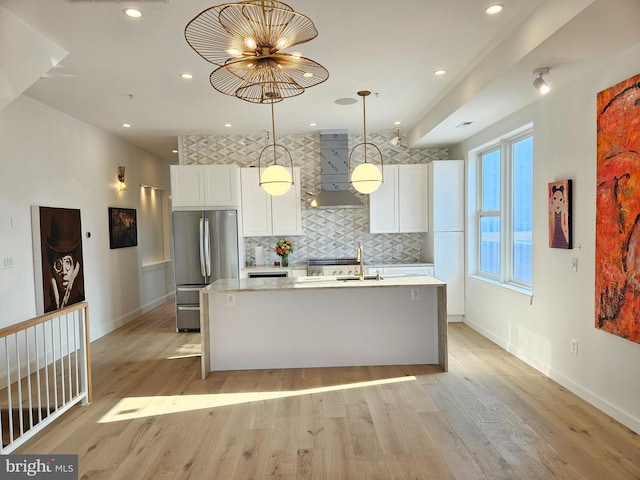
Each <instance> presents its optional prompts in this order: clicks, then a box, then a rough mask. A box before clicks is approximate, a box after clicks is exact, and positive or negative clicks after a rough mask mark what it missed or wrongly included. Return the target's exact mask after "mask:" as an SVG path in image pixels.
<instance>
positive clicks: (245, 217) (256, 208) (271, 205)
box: [240, 167, 302, 237]
mask: <svg viewBox="0 0 640 480" xmlns="http://www.w3.org/2000/svg"><path fill="white" fill-rule="evenodd" d="M240 177H241V184H242V195H241V196H242V231H243V232H242V233H243V235H244V236H245V237H264V236H280V235H282V236H286V235H302V207H301V203H300V168H299V167H294V169H293V186H292V187H291V188H290V189H289V191H288V192H287V193H285V194H284V195H279V196H272V195H269V194H268V193H267V192H265V191H264V189H263V188H262V187H261V186H260V184H259V177H258V169H257V168H243V169H241V173H240Z"/></svg>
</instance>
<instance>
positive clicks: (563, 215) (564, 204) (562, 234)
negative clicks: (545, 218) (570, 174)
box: [547, 180, 572, 248]
mask: <svg viewBox="0 0 640 480" xmlns="http://www.w3.org/2000/svg"><path fill="white" fill-rule="evenodd" d="M547 197H548V202H549V247H550V248H572V245H571V241H572V239H571V206H572V205H571V180H561V181H559V182H552V183H549V192H548V195H547Z"/></svg>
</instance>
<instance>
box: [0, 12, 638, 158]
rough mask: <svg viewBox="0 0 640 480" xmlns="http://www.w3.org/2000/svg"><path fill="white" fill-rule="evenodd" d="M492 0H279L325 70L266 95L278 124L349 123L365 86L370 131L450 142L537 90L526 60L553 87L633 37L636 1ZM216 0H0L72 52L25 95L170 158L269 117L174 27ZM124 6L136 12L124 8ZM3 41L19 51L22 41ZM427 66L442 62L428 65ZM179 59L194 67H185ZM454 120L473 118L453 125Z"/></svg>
mask: <svg viewBox="0 0 640 480" xmlns="http://www.w3.org/2000/svg"><path fill="white" fill-rule="evenodd" d="M496 1H499V2H500V3H503V4H504V5H505V9H504V11H503V12H502V13H501V14H499V15H496V16H487V15H485V14H484V13H483V10H484V7H485V6H487V5H488V4H490V3H495V2H492V1H491V0H394V1H393V2H392V1H389V0H359V1H358V0H324V1H314V2H310V1H304V0H285V2H286V3H288V4H289V5H291V6H292V7H293V8H294V9H295V10H296V11H298V12H300V13H303V14H305V15H307V16H308V17H309V18H311V20H312V21H313V22H314V23H315V25H316V28H317V29H318V31H319V35H318V37H316V38H315V39H314V40H312V41H310V42H308V43H306V44H302V45H298V46H296V47H293V48H292V49H290V50H292V51H294V50H295V51H300V52H302V54H303V55H304V56H306V57H309V58H311V59H313V60H315V61H317V62H319V63H320V64H322V65H323V66H324V67H326V68H327V69H328V71H329V79H328V80H327V81H326V82H324V83H322V84H320V85H318V86H315V87H312V88H310V89H308V90H307V91H306V92H305V93H303V94H302V95H300V96H298V97H294V98H290V99H286V100H284V101H283V102H281V103H279V104H276V106H275V117H276V133H277V134H282V133H304V132H310V131H317V130H321V129H332V128H343V129H345V128H346V129H348V130H349V131H353V132H357V133H360V132H362V104H361V102H358V103H356V104H353V105H348V106H340V105H337V104H336V103H335V100H336V99H338V98H344V97H351V98H358V97H357V95H356V92H357V91H359V90H363V89H366V90H371V91H372V92H374V95H372V96H370V97H369V98H368V99H367V131H368V132H382V131H394V130H395V128H396V127H395V126H394V122H395V121H401V122H402V125H401V134H402V135H405V136H407V138H408V139H409V143H410V144H411V145H414V146H417V147H427V146H449V145H453V144H455V143H458V142H460V141H462V140H464V139H465V138H467V137H469V136H470V135H472V134H474V133H476V132H477V131H479V130H481V129H483V128H485V127H487V126H488V125H490V124H491V123H493V122H495V121H496V120H499V119H500V118H503V117H504V116H506V115H508V114H509V113H512V112H513V111H516V110H517V109H519V108H521V107H523V106H524V105H527V104H528V103H531V102H533V101H535V100H536V99H537V98H538V97H537V93H536V91H535V90H534V89H533V87H532V85H531V83H532V81H533V78H534V76H533V75H532V71H533V70H534V69H535V68H537V67H541V66H548V67H550V68H551V72H550V74H549V75H548V76H547V77H546V78H545V79H546V80H547V81H548V83H549V84H550V85H551V86H552V87H553V88H558V87H560V86H562V85H563V84H566V83H567V82H569V81H571V80H574V79H575V78H577V77H579V76H580V75H582V74H584V73H585V72H586V71H588V70H590V69H593V68H595V67H596V66H598V64H599V63H601V62H603V61H605V59H606V58H607V57H609V56H611V55H613V54H615V53H617V52H620V51H622V50H625V49H628V48H631V47H632V46H635V45H637V44H638V43H640V28H639V27H638V26H639V25H640V1H639V0H496ZM216 3H217V2H211V1H210V0H155V1H154V0H146V1H142V0H139V1H125V0H120V1H118V0H86V1H84V2H77V3H74V2H70V1H69V0H0V5H2V6H4V7H5V8H6V9H7V10H9V11H10V12H11V13H13V14H14V15H15V16H17V17H19V18H20V19H22V20H23V21H24V22H25V23H26V24H28V25H30V26H31V27H33V28H34V29H36V30H37V31H39V32H40V33H42V34H43V35H44V36H46V37H47V38H48V39H50V40H51V41H52V42H54V43H55V44H56V45H57V46H59V47H62V49H64V50H66V51H68V52H69V54H68V55H67V56H66V57H65V58H63V59H62V60H61V61H60V62H59V63H58V64H57V65H56V67H55V68H52V69H51V70H50V71H49V72H48V73H47V74H46V75H44V76H43V77H41V78H39V79H38V80H37V81H36V82H35V83H33V84H32V85H31V86H30V87H29V88H28V89H27V90H26V91H25V92H24V93H25V94H26V95H28V96H30V97H32V98H34V99H35V100H38V101H40V102H42V103H44V104H47V105H50V106H51V107H53V108H55V109H57V110H60V111H62V112H65V113H67V114H69V115H71V116H73V117H76V118H79V119H81V120H83V121H85V122H87V123H89V124H92V125H94V126H96V127H98V128H101V129H103V130H106V131H108V132H111V133H113V134H115V135H118V136H120V137H122V138H125V139H126V140H128V141H129V142H131V143H133V144H136V145H138V146H140V147H142V148H144V149H145V150H148V151H150V152H152V153H155V154H157V155H158V156H160V157H162V158H167V159H170V160H172V161H176V155H175V154H172V153H171V150H172V149H174V148H176V147H177V135H181V134H223V135H228V134H255V133H262V132H265V131H267V130H270V128H271V112H270V108H269V107H268V106H265V105H256V104H251V103H248V102H244V101H241V100H238V99H235V98H233V97H229V96H226V95H223V94H221V93H218V92H217V91H216V90H214V89H213V88H212V87H211V85H210V84H209V78H208V77H209V74H210V73H211V71H213V70H214V69H215V68H216V67H215V66H214V65H212V64H209V63H208V62H206V61H205V60H203V59H202V58H201V57H200V56H198V55H197V54H196V53H195V52H194V51H193V50H192V49H191V48H190V47H189V45H188V44H187V43H186V41H185V39H184V27H185V26H186V24H187V23H188V22H189V21H190V20H191V19H192V18H193V17H195V16H196V15H197V14H198V13H200V12H201V11H202V10H204V9H206V8H208V7H210V6H212V5H214V4H216ZM127 6H137V7H139V8H141V9H142V10H143V12H144V16H143V17H142V18H141V19H139V20H133V19H131V18H129V17H126V16H125V15H124V14H123V13H122V11H123V9H124V8H125V7H127ZM0 37H1V36H0ZM14 48H15V49H18V51H20V49H23V48H24V50H23V51H22V54H23V55H29V54H30V51H29V48H26V46H25V45H19V44H18V45H15V46H14ZM0 59H1V57H0ZM0 66H2V65H0ZM18 68H19V67H18ZM438 68H445V69H447V71H448V73H447V75H445V76H443V77H436V76H434V75H433V71H434V70H436V69H438ZM181 72H191V73H193V75H194V78H193V79H192V80H190V81H186V80H183V79H181V78H180V77H179V74H180V73H181ZM0 76H1V75H0ZM18 93H19V92H18ZM131 96H133V98H131ZM464 121H471V122H473V123H472V125H471V126H469V127H466V128H457V125H459V124H460V123H461V122H464ZM123 122H128V123H130V124H131V125H132V127H131V128H129V129H124V128H122V127H121V124H122V123H123ZM310 122H315V123H316V124H317V126H315V127H310V126H309V123H310ZM225 123H231V124H232V125H233V126H232V127H231V128H225V127H224V124H225Z"/></svg>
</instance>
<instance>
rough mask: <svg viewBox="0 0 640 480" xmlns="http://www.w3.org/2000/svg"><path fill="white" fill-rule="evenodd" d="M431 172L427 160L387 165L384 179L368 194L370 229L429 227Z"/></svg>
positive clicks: (389, 230) (397, 230)
mask: <svg viewBox="0 0 640 480" xmlns="http://www.w3.org/2000/svg"><path fill="white" fill-rule="evenodd" d="M428 172H429V171H428V166H427V165H425V164H409V165H385V166H384V182H383V183H382V185H381V186H380V188H378V190H376V191H375V192H373V193H372V194H371V195H370V196H369V231H370V232H371V233H409V232H427V231H428V230H429V173H428Z"/></svg>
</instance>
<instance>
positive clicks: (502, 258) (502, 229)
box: [470, 130, 533, 289]
mask: <svg viewBox="0 0 640 480" xmlns="http://www.w3.org/2000/svg"><path fill="white" fill-rule="evenodd" d="M476 172H477V192H478V199H477V203H476V205H477V208H476V212H477V235H476V238H477V245H476V249H477V254H476V255H475V256H471V257H470V258H476V261H475V263H476V265H475V266H472V267H474V268H475V272H476V274H477V275H478V276H481V277H485V278H488V279H491V280H494V281H497V282H499V283H505V284H511V285H515V286H519V287H523V288H526V289H530V288H531V281H532V268H531V265H532V232H531V227H532V218H531V217H532V199H533V188H532V187H533V134H532V132H531V130H527V131H526V132H524V133H520V134H518V135H517V136H516V135H514V136H510V137H507V138H503V139H500V140H497V141H496V142H495V143H492V144H491V145H489V146H488V147H486V148H484V149H482V150H481V151H479V152H478V154H477V169H476Z"/></svg>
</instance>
